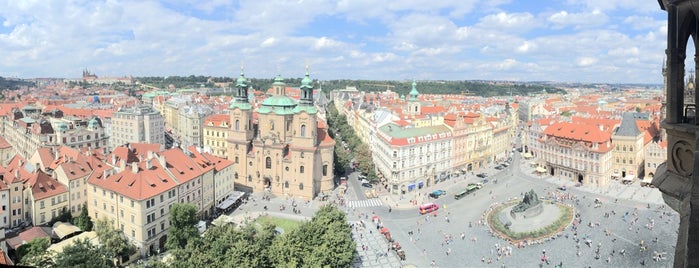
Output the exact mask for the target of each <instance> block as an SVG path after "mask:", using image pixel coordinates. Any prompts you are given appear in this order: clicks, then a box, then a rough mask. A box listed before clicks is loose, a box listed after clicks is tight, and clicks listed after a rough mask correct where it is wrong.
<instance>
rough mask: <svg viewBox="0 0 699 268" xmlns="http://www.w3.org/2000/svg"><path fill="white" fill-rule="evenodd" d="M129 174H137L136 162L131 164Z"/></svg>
mask: <svg viewBox="0 0 699 268" xmlns="http://www.w3.org/2000/svg"><path fill="white" fill-rule="evenodd" d="M131 172H132V173H134V174H136V173H138V162H132V163H131Z"/></svg>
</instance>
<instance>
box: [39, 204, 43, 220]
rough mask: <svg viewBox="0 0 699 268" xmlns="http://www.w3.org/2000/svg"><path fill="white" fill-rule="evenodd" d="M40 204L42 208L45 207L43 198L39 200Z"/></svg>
mask: <svg viewBox="0 0 699 268" xmlns="http://www.w3.org/2000/svg"><path fill="white" fill-rule="evenodd" d="M39 204H40V205H39V206H40V207H41V208H44V201H43V200H42V201H41V202H39ZM41 221H42V222H43V221H44V220H41Z"/></svg>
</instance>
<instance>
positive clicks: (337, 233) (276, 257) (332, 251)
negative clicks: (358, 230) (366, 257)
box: [169, 206, 356, 267]
mask: <svg viewBox="0 0 699 268" xmlns="http://www.w3.org/2000/svg"><path fill="white" fill-rule="evenodd" d="M172 254H173V255H174V258H173V259H174V260H176V261H174V262H172V263H170V264H169V266H170V267H350V266H351V264H352V260H353V259H354V257H355V255H356V252H355V243H354V241H353V240H352V238H351V228H350V226H349V225H348V224H347V222H346V217H345V215H344V213H343V212H342V211H340V210H339V209H337V208H336V207H334V206H324V207H322V208H321V209H320V210H319V211H318V212H317V213H316V215H315V217H313V219H312V220H311V221H309V222H305V223H303V224H301V226H300V227H299V228H298V229H295V230H292V231H290V232H287V233H284V234H278V233H277V232H276V231H275V226H273V225H271V224H269V223H264V224H262V225H261V226H257V224H256V223H250V224H248V225H246V226H242V227H241V228H237V227H236V226H234V225H231V224H229V225H224V226H213V227H211V228H209V229H208V230H207V232H206V233H205V234H204V236H203V237H198V236H197V237H193V238H192V239H190V240H188V243H187V244H186V246H185V247H183V248H177V249H175V250H173V251H172Z"/></svg>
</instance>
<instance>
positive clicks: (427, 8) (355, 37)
mask: <svg viewBox="0 0 699 268" xmlns="http://www.w3.org/2000/svg"><path fill="white" fill-rule="evenodd" d="M641 2H643V3H641ZM641 2H638V1H637V0H633V1H631V0H619V1H607V0H587V1H582V0H568V1H566V2H563V3H560V2H556V3H552V4H551V5H550V6H547V7H539V6H537V5H531V6H528V7H526V8H525V10H523V9H522V5H521V3H517V2H515V1H511V0H497V1H475V0H444V1H436V2H434V3H429V4H427V3H425V2H424V1H421V0H396V1H373V0H351V1H349V0H340V1H328V0H303V1H285V0H270V1H257V0H241V1H239V2H232V1H227V0H207V1H197V0H173V1H169V2H167V4H161V3H159V2H157V1H136V0H105V1H89V0H76V1H68V2H66V1H55V0H48V1H28V0H27V1H0V20H1V21H2V25H3V26H0V59H2V62H0V76H6V75H13V76H21V77H46V76H53V77H56V76H58V77H76V76H79V72H80V70H82V69H83V68H89V69H91V70H93V71H95V72H97V73H98V75H101V76H104V75H127V74H132V75H135V76H141V75H144V76H145V75H190V74H196V75H199V74H202V75H215V76H220V75H233V76H235V75H237V70H238V68H239V65H240V62H244V63H245V66H246V74H248V75H249V76H251V77H274V76H275V75H276V74H277V73H278V72H281V73H282V74H283V75H284V76H290V77H298V76H300V75H302V74H303V68H304V66H305V62H306V61H309V63H310V64H311V68H312V69H313V70H314V71H313V75H314V76H318V78H321V79H332V78H350V79H352V78H368V79H406V78H412V77H415V78H418V79H504V78H508V79H511V78H513V79H522V80H563V81H581V80H586V81H623V82H659V81H662V77H661V76H660V75H659V70H660V69H659V68H660V67H659V66H660V65H661V63H662V58H663V51H664V49H665V42H666V40H665V39H666V31H667V29H666V23H665V20H666V17H667V13H666V12H664V11H661V10H660V9H659V8H658V7H657V2H655V1H648V2H651V3H650V5H649V4H648V3H646V1H641ZM593 3H594V4H593ZM515 5H516V6H515ZM527 8H531V9H528V10H527ZM515 10H516V11H515ZM571 10H575V12H571ZM621 11H623V12H621ZM165 63H166V64H165ZM277 65H279V66H280V67H279V68H280V70H279V71H277V68H276V66H277ZM270 66H272V67H270ZM591 67H594V68H591ZM611 70H624V72H625V73H624V75H615V74H613V73H611ZM655 73H657V74H658V76H657V77H656V76H653V75H649V74H655Z"/></svg>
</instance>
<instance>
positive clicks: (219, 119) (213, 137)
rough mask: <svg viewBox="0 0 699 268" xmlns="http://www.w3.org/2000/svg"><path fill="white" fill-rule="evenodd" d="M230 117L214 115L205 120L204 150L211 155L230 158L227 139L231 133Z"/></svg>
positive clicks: (227, 115)
mask: <svg viewBox="0 0 699 268" xmlns="http://www.w3.org/2000/svg"><path fill="white" fill-rule="evenodd" d="M230 119H231V118H230V115H229V114H213V115H210V116H208V117H206V119H205V120H204V125H203V126H202V128H203V134H204V146H203V147H204V149H205V150H207V151H210V152H211V154H213V155H215V156H218V157H223V158H226V157H228V144H227V142H226V138H228V133H229V132H230Z"/></svg>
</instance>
